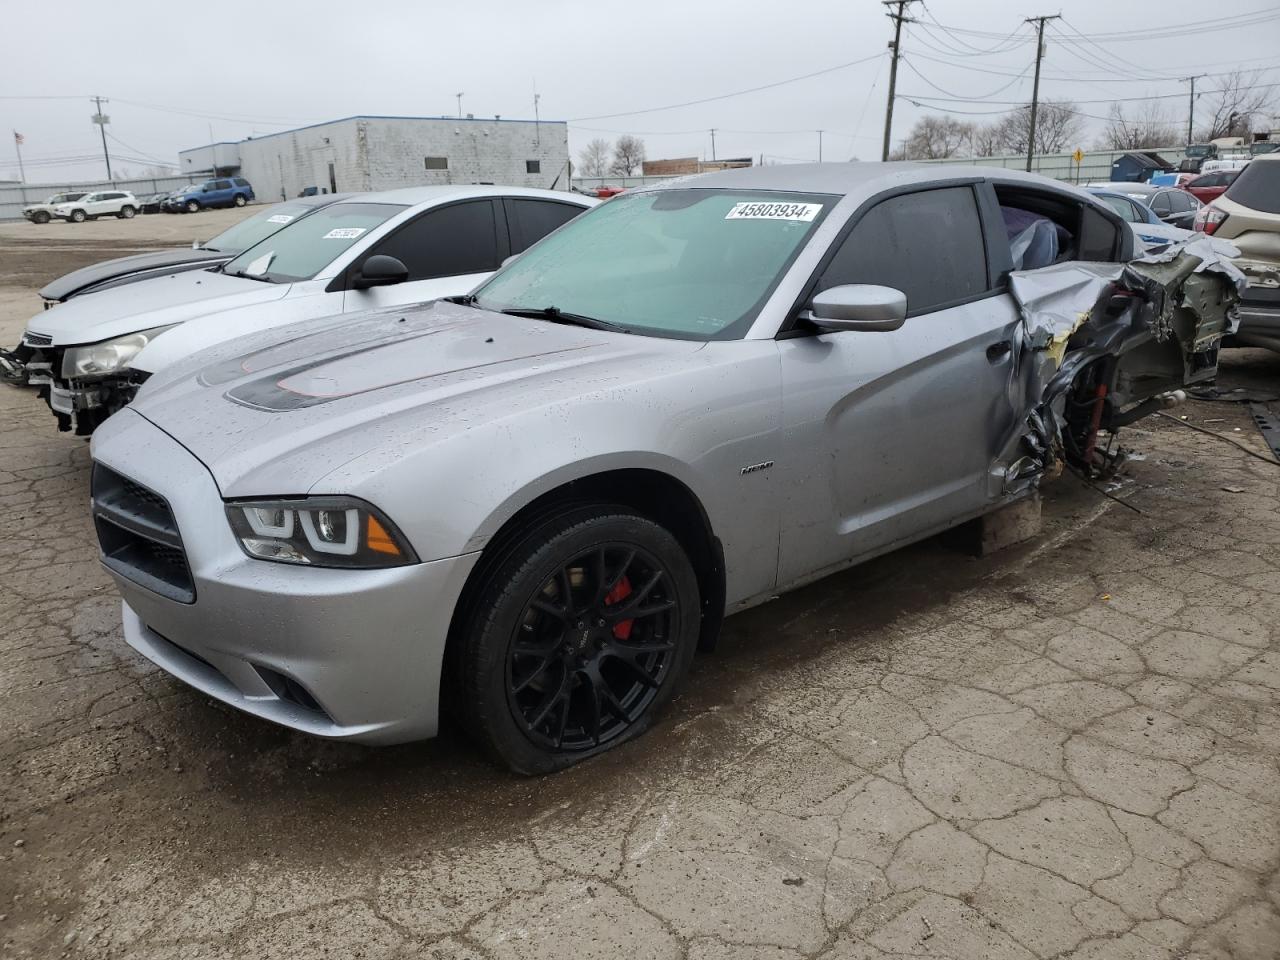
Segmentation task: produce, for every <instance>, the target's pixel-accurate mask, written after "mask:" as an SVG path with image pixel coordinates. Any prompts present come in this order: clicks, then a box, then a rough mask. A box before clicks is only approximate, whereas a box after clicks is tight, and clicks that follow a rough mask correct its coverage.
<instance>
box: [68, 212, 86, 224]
mask: <svg viewBox="0 0 1280 960" xmlns="http://www.w3.org/2000/svg"><path fill="white" fill-rule="evenodd" d="M84 221H85V214H84V211H83V210H72V211H71V222H72V223H84Z"/></svg>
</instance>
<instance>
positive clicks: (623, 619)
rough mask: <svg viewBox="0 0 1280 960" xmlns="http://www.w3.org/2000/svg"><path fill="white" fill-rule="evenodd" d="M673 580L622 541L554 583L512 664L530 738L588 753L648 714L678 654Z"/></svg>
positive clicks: (517, 703) (545, 590)
mask: <svg viewBox="0 0 1280 960" xmlns="http://www.w3.org/2000/svg"><path fill="white" fill-rule="evenodd" d="M669 579H670V574H669V573H668V571H667V570H666V569H665V568H664V567H663V566H662V564H661V563H660V562H659V561H657V560H656V559H655V558H654V557H652V556H651V555H648V554H646V555H644V556H641V555H640V553H639V551H638V550H637V549H636V548H635V547H633V546H631V545H629V544H622V543H611V544H601V545H600V546H598V547H595V548H593V549H592V550H591V551H590V552H589V553H586V554H583V555H581V556H577V557H574V558H572V559H570V560H569V561H568V562H567V563H565V564H564V565H562V566H561V567H560V569H559V570H557V571H556V572H555V573H553V574H551V575H550V576H549V577H547V578H546V580H545V581H544V582H543V584H542V587H541V588H540V589H539V590H538V592H537V593H536V594H535V595H534V597H533V598H532V599H531V600H530V601H529V603H528V604H527V605H526V606H525V609H524V613H523V615H522V616H521V618H520V625H519V627H518V630H517V633H516V636H515V637H514V638H513V640H512V643H511V648H510V652H509V655H508V657H507V702H508V704H509V706H510V707H511V710H512V712H513V713H514V714H515V716H516V717H517V719H518V720H520V721H521V722H522V723H523V725H524V729H525V733H526V735H527V736H528V737H529V739H531V740H533V741H534V742H535V743H537V744H538V745H540V746H542V747H544V748H548V749H551V750H569V751H574V750H587V749H591V748H592V747H598V746H600V745H601V744H602V743H608V742H609V741H610V740H612V739H614V738H615V737H617V736H619V735H621V734H622V733H623V732H625V731H626V729H627V728H628V727H629V726H631V725H632V724H633V723H635V722H636V721H637V720H638V719H639V718H640V717H641V715H643V713H644V711H645V709H646V708H647V707H648V706H649V704H650V703H652V702H653V699H654V697H655V696H656V695H657V692H658V690H659V689H660V688H661V686H662V680H663V678H664V676H665V674H666V672H667V670H668V669H670V665H671V661H672V657H671V653H672V652H673V651H674V650H675V642H674V641H673V639H672V633H671V631H672V620H673V616H674V613H675V606H676V600H675V599H674V598H673V597H672V596H671V595H670V594H671V591H670V590H669V589H667V585H666V584H664V583H663V581H664V580H668V581H669Z"/></svg>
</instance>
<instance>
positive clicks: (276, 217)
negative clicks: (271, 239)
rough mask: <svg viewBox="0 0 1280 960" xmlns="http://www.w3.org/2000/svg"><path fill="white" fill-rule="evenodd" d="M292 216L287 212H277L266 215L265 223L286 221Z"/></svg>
mask: <svg viewBox="0 0 1280 960" xmlns="http://www.w3.org/2000/svg"><path fill="white" fill-rule="evenodd" d="M292 219H293V217H291V216H289V214H287V213H277V214H275V215H274V216H270V217H267V223H288V222H289V221H290V220H292Z"/></svg>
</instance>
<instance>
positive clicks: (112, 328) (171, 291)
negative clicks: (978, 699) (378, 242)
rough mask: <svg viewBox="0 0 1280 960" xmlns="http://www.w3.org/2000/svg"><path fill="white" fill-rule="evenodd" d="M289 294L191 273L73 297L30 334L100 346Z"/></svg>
mask: <svg viewBox="0 0 1280 960" xmlns="http://www.w3.org/2000/svg"><path fill="white" fill-rule="evenodd" d="M289 289H290V286H289V284H274V283H262V282H260V281H258V280H246V279H245V278H244V277H231V276H228V275H227V274H225V273H218V272H214V271H209V270H190V271H184V272H181V273H173V274H168V275H166V276H163V277H156V278H154V279H152V280H143V281H141V282H139V283H131V284H128V285H127V286H123V287H116V288H115V289H113V290H103V291H102V292H100V293H94V294H90V295H89V296H85V297H74V298H72V299H71V300H68V301H67V302H66V303H60V304H58V305H57V306H56V307H53V308H51V309H49V310H46V311H44V312H43V313H41V314H38V315H36V316H34V317H32V318H31V319H30V320H29V321H28V322H27V330H28V331H30V332H31V333H37V334H43V335H44V336H46V337H52V338H53V344H52V345H53V346H55V347H62V346H71V345H74V344H80V343H99V342H101V341H103V340H110V339H112V338H113V337H122V336H124V335H125V334H128V333H136V332H137V331H139V330H150V329H151V328H152V327H165V326H169V325H170V324H175V323H184V322H185V321H187V320H190V319H192V318H194V317H201V316H205V315H206V314H210V313H217V312H219V311H222V310H231V309H234V308H237V307H247V306H252V305H254V304H259V303H268V302H270V301H273V300H279V299H280V298H281V297H283V296H284V295H285V294H287V293H288V292H289Z"/></svg>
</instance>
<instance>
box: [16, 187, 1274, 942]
mask: <svg viewBox="0 0 1280 960" xmlns="http://www.w3.org/2000/svg"><path fill="white" fill-rule="evenodd" d="M238 213H240V215H243V214H242V212H238ZM234 215H235V214H230V213H228V214H223V213H208V214H201V215H197V216H191V217H146V218H138V219H136V220H134V221H129V222H115V221H111V222H102V223H97V224H85V225H83V226H79V227H72V226H69V225H62V224H53V225H50V226H48V227H43V228H36V227H32V226H31V225H28V224H17V225H6V226H3V227H0V264H3V266H2V267H0V338H2V339H3V340H4V341H5V342H9V343H11V342H13V341H14V340H16V335H17V333H18V331H19V330H20V329H21V326H22V323H23V322H24V321H25V320H26V318H27V317H28V316H30V315H31V314H32V313H34V312H36V310H38V309H39V302H38V299H37V298H36V297H35V295H34V289H35V288H36V287H37V286H38V285H39V284H40V283H43V282H44V281H45V280H47V279H49V278H50V277H52V276H53V275H56V274H57V273H59V272H61V271H64V270H67V269H70V268H71V267H73V266H76V265H78V264H81V263H87V262H91V261H92V260H93V259H95V258H99V257H103V256H107V255H109V254H111V253H113V252H115V251H116V250H126V249H143V248H148V247H152V246H157V245H163V244H164V242H182V241H186V242H190V240H191V239H192V238H193V237H196V236H208V235H211V234H212V233H215V232H217V230H219V229H222V226H224V225H225V224H226V223H227V222H230V219H231V217H232V216H234ZM1278 378H1280V358H1274V357H1271V356H1269V355H1266V354H1258V353H1253V352H1239V353H1235V354H1233V355H1232V357H1231V359H1230V360H1229V361H1228V362H1227V363H1226V364H1225V366H1224V376H1223V381H1224V382H1231V383H1243V384H1251V385H1253V386H1255V387H1260V388H1263V387H1266V386H1267V385H1268V384H1270V385H1272V386H1274V385H1277V384H1280V379H1278ZM1181 412H1182V413H1185V414H1186V415H1187V416H1188V417H1189V418H1190V420H1191V421H1192V422H1194V423H1196V424H1198V425H1201V426H1204V427H1206V428H1207V429H1210V430H1213V431H1216V432H1221V433H1223V434H1226V435H1229V436H1231V437H1233V438H1234V439H1236V440H1237V441H1238V442H1240V443H1243V444H1245V445H1247V446H1248V447H1250V448H1251V449H1254V450H1257V451H1264V450H1265V448H1264V446H1263V445H1262V443H1261V442H1260V440H1259V438H1258V437H1257V435H1256V432H1255V431H1254V430H1253V428H1252V426H1251V424H1250V423H1249V421H1248V419H1247V417H1246V415H1245V412H1244V411H1243V410H1241V409H1240V408H1238V407H1236V406H1232V405H1228V404H1207V403H1189V404H1188V405H1186V406H1185V407H1184V408H1183V409H1182V411H1181ZM1214 421H1220V422H1214ZM1236 427H1239V428H1240V430H1239V432H1236V430H1235V428H1236ZM1126 440H1127V443H1128V445H1130V446H1132V447H1133V448H1135V449H1136V450H1138V451H1140V452H1141V454H1142V455H1143V456H1144V457H1145V459H1141V460H1137V461H1135V462H1133V463H1131V464H1130V466H1129V468H1128V473H1127V476H1126V478H1125V480H1124V482H1123V483H1122V484H1120V485H1119V486H1118V487H1117V488H1116V489H1115V490H1113V491H1112V493H1113V495H1114V496H1115V497H1117V498H1119V499H1120V500H1123V501H1124V504H1125V505H1122V504H1121V503H1118V502H1117V501H1116V500H1113V499H1108V498H1106V497H1104V496H1102V495H1100V494H1099V493H1098V492H1096V491H1094V490H1091V489H1088V488H1085V487H1083V486H1082V485H1080V484H1079V483H1078V482H1076V481H1074V480H1071V479H1070V478H1068V479H1066V480H1061V481H1059V482H1057V483H1055V484H1052V485H1050V486H1049V487H1048V489H1047V490H1046V497H1045V529H1044V531H1043V533H1042V534H1041V536H1039V537H1038V538H1036V540H1034V541H1033V542H1031V543H1029V544H1025V545H1023V546H1020V547H1016V548H1013V549H1010V550H1007V551H1005V552H1003V553H1001V554H999V555H996V556H993V557H988V558H985V559H977V558H975V557H973V556H972V555H971V554H970V553H968V552H966V551H965V550H963V549H961V545H959V544H958V543H957V542H956V540H955V539H954V538H953V539H950V540H948V539H938V540H933V541H929V542H927V543H923V544H920V545H917V546H915V547H912V548H909V549H906V550H902V551H899V552H897V553H895V554H892V555H890V556H887V557H884V558H882V559H880V560H877V561H874V562H872V563H869V564H865V565H863V566H860V567H858V568H856V569H853V570H850V571H848V572H846V573H844V574H841V575H839V576H835V577H831V578H828V579H826V580H824V581H822V582H820V583H817V584H814V585H813V586H810V587H808V588H806V589H804V590H802V591H799V592H797V593H794V594H791V595H789V596H787V597H784V598H782V599H781V600H778V601H776V602H774V603H771V604H768V605H767V606H765V607H762V608H759V609H757V610H754V611H751V612H748V613H746V614H742V615H739V616H737V617H734V618H731V619H730V620H729V621H728V623H727V625H726V629H725V636H724V639H723V641H722V643H721V647H720V650H719V651H717V653H716V654H715V655H713V656H705V657H701V658H699V660H698V661H697V662H696V664H695V667H694V670H693V672H692V676H691V678H690V679H691V682H690V684H689V688H688V692H687V693H686V694H685V695H684V696H682V697H681V698H679V699H678V700H677V702H676V703H675V705H674V707H673V709H671V710H670V711H669V712H668V713H667V715H666V717H665V718H664V720H663V722H661V723H659V724H658V725H657V726H656V727H655V728H654V729H653V730H652V731H651V732H650V733H649V734H648V735H647V736H645V737H643V738H642V739H641V740H640V741H638V742H636V743H634V744H630V745H627V746H625V747H623V748H622V749H619V750H616V751H614V752H613V753H611V754H609V755H607V756H605V757H602V758H600V759H598V760H595V761H593V762H590V763H587V764H584V765H581V766H579V767H577V768H574V769H572V770H570V771H568V772H566V773H564V774H561V775H558V776H555V777H551V778H546V779H542V780H536V781H535V780H525V779H518V778H514V777H511V776H508V775H506V774H504V773H502V772H499V771H497V770H495V769H493V768H492V767H490V766H488V765H486V764H485V763H484V762H482V761H481V760H479V759H477V757H476V756H475V755H474V754H473V752H472V751H471V749H470V748H469V746H468V745H467V743H466V741H465V739H464V738H463V737H462V736H461V735H460V734H459V733H458V732H457V731H453V730H446V732H445V734H444V735H443V736H442V737H440V738H439V739H437V740H435V741H433V742H430V743H426V744H417V745H409V746H404V747H396V748H391V749H381V750H375V749H367V748H360V747H356V746H351V745H338V744H330V743H325V742H321V741H317V740H312V739H307V738H304V737H301V736H297V735H294V734H291V733H288V732H286V731H284V730H281V729H278V728H275V727H272V726H270V725H267V724H265V723H263V722H260V721H256V720H253V719H251V718H247V717H244V716H242V715H239V714H237V713H234V712H232V711H230V710H227V709H225V708H223V707H221V706H219V705H217V704H215V703H213V702H211V701H210V700H208V699H207V698H205V697H203V696H201V695H199V694H197V693H195V692H194V691H192V690H190V689H189V688H186V687H184V686H182V685H181V684H179V683H177V682H175V681H173V680H171V679H169V678H168V677H167V676H165V675H164V674H162V673H160V672H158V671H157V670H155V669H154V668H152V667H151V666H150V665H149V664H148V663H146V662H145V661H144V660H143V659H142V658H141V657H139V656H138V655H137V654H135V653H133V652H132V651H131V650H130V649H129V648H128V647H127V646H126V645H125V643H124V641H123V640H122V639H121V636H120V631H119V603H118V600H117V598H116V595H115V593H114V591H113V589H112V587H111V584H110V582H109V580H108V578H107V577H106V575H105V574H104V573H103V572H102V570H101V569H100V568H99V566H98V563H97V560H96V548H95V544H94V538H93V534H92V527H91V524H90V522H89V519H88V514H87V510H86V508H85V507H86V496H87V489H88V465H89V461H88V448H87V444H86V443H85V442H84V441H82V440H77V439H75V438H72V437H69V436H67V435H65V434H61V435H60V434H58V433H57V432H56V430H55V429H54V421H53V418H52V416H50V415H49V413H48V411H47V410H46V409H45V408H44V405H43V404H41V403H38V402H37V401H36V400H35V398H34V396H33V395H32V394H31V393H30V391H27V390H20V389H16V388H10V387H0V523H3V524H4V526H5V529H6V534H5V536H4V537H3V538H0V570H3V571H4V572H3V573H0V618H3V622H4V630H3V631H2V634H3V635H2V636H0V727H2V728H3V729H4V730H5V731H6V732H7V734H8V735H7V736H6V737H5V738H4V740H3V742H2V743H0V955H3V956H6V957H10V956H12V957H41V958H44V957H56V956H71V957H122V958H123V957H128V958H140V960H146V958H156V960H160V958H165V960H168V958H187V960H198V958H206V957H207V958H229V957H245V958H255V960H264V958H276V957H280V958H284V957H288V958H290V960H308V958H313V957H315V958H318V957H341V958H354V957H363V958H371V960H372V958H392V957H429V958H476V957H490V958H507V957H511V958H533V957H574V958H587V957H619V956H627V957H636V958H647V957H685V958H691V960H713V958H735V960H737V958H745V960H764V958H769V960H794V958H800V957H824V958H868V960H869V958H882V957H903V956H913V957H935V958H943V957H948V958H954V960H1003V958H1033V957H1037V958H1050V957H1055V958H1058V957H1062V958H1065V957H1072V958H1090V960H1102V958H1143V960H1145V958H1203V960H1209V958H1213V960H1224V958H1241V960H1263V958H1276V957H1280V880H1278V879H1277V868H1278V867H1280V629H1278V628H1277V623H1278V622H1280V514H1278V513H1277V509H1276V504H1277V495H1278V494H1280V467H1276V466H1273V465H1268V464H1266V463H1263V462H1261V461H1260V460H1258V459H1255V458H1254V457H1251V456H1249V455H1248V454H1246V453H1245V452H1244V451H1242V450H1240V449H1238V448H1236V447H1233V446H1231V445H1229V444H1227V443H1224V442H1220V441H1216V440H1214V439H1212V438H1209V437H1205V436H1202V435H1200V434H1198V433H1195V432H1192V431H1190V430H1186V429H1183V428H1182V427H1179V426H1177V425H1175V424H1173V423H1171V422H1169V421H1168V420H1165V419H1162V418H1152V419H1149V420H1146V421H1143V422H1142V423H1140V424H1138V425H1137V426H1136V428H1134V429H1131V430H1130V431H1128V432H1127V435H1126ZM1126 505H1127V506H1126ZM1128 507H1134V508H1136V510H1140V511H1141V512H1140V513H1139V512H1136V510H1132V509H1128Z"/></svg>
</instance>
